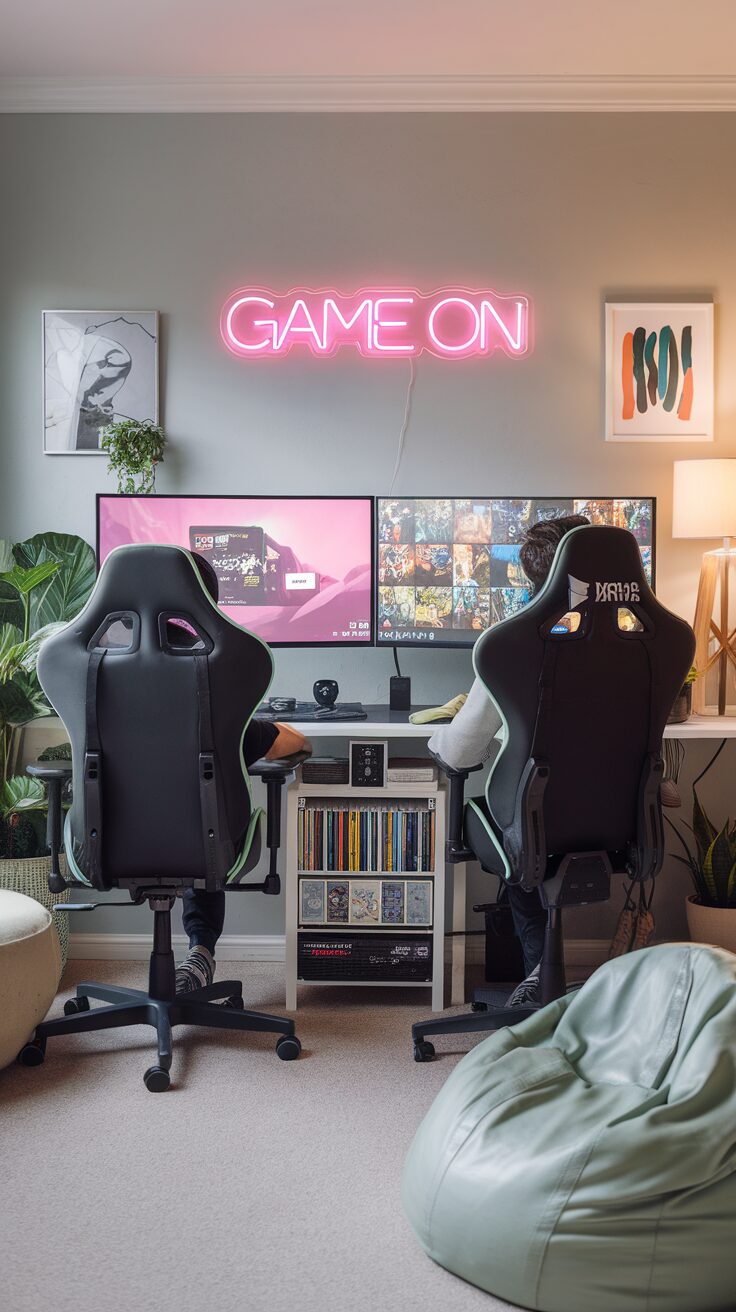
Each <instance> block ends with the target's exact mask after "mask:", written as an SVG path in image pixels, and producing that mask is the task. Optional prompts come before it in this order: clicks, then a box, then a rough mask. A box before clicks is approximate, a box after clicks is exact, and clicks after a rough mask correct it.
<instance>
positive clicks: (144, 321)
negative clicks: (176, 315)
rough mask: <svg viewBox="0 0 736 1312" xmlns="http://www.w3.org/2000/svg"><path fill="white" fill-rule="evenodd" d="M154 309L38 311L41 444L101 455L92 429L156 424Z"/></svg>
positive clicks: (51, 450) (56, 450)
mask: <svg viewBox="0 0 736 1312" xmlns="http://www.w3.org/2000/svg"><path fill="white" fill-rule="evenodd" d="M158 334H159V325H158V311H157V310H44V311H43V417H44V419H43V423H44V427H43V449H44V451H45V452H46V454H47V455H102V454H104V453H103V452H101V451H100V437H99V435H100V429H101V428H104V427H105V425H106V424H112V423H116V422H118V421H119V420H121V419H137V420H141V421H142V420H146V419H148V420H150V421H151V422H152V423H154V424H156V423H158Z"/></svg>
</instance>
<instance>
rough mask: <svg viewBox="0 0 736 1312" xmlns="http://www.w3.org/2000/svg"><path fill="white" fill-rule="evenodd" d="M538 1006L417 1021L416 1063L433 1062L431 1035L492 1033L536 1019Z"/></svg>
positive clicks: (413, 1031) (414, 1033) (414, 1030)
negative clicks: (532, 1017) (528, 1018)
mask: <svg viewBox="0 0 736 1312" xmlns="http://www.w3.org/2000/svg"><path fill="white" fill-rule="evenodd" d="M535 1011H539V1008H538V1007H496V1008H491V1009H489V1010H488V1011H472V1012H466V1013H465V1015H463V1016H449V1017H448V1018H447V1019H446V1020H425V1021H418V1022H417V1024H416V1025H412V1027H411V1037H412V1042H413V1044H414V1060H415V1061H420V1062H421V1061H431V1060H432V1058H433V1057H434V1045H433V1044H432V1043H429V1042H428V1041H427V1038H426V1036H427V1035H428V1034H490V1033H492V1031H493V1030H502V1029H504V1028H505V1027H506V1026H507V1025H518V1024H519V1023H520V1022H521V1021H522V1020H526V1019H527V1017H528V1016H533V1015H534V1012H535Z"/></svg>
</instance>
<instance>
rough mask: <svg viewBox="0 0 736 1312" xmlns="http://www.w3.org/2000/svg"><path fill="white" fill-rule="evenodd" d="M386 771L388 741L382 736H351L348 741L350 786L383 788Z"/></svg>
mask: <svg viewBox="0 0 736 1312" xmlns="http://www.w3.org/2000/svg"><path fill="white" fill-rule="evenodd" d="M387 771H388V741H387V740H386V739H385V738H383V739H379V740H378V741H377V740H376V739H375V738H353V739H351V741H350V786H351V788H385V787H386V776H387Z"/></svg>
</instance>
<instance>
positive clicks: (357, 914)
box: [285, 772, 445, 1011]
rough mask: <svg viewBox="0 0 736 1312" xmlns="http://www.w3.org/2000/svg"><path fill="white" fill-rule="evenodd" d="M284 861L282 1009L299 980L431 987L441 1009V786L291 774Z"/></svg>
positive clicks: (292, 1006) (291, 1006)
mask: <svg viewBox="0 0 736 1312" xmlns="http://www.w3.org/2000/svg"><path fill="white" fill-rule="evenodd" d="M356 816H362V817H364V818H363V819H355V818H353V817H356ZM285 865H286V878H285V894H286V1006H287V1009H288V1010H289V1011H295V1010H296V1006H297V989H298V987H299V986H300V985H308V984H314V985H319V986H320V987H321V986H324V985H325V984H329V985H331V986H335V985H340V986H342V987H343V988H344V987H345V986H347V985H350V986H360V987H363V988H423V989H431V993H432V999H431V1005H432V1010H433V1011H441V1010H442V1007H443V989H444V935H445V790H444V788H442V787H438V785H437V784H436V783H431V784H419V783H410V784H391V783H389V784H388V785H387V786H386V787H385V788H375V789H373V788H351V787H349V786H348V785H347V784H305V783H303V782H302V780H301V773H300V772H297V775H296V777H295V779H294V780H293V782H292V783H291V784H290V785H289V786H288V788H287V801H286V863H285ZM305 881H309V882H308V883H305ZM328 906H329V910H328Z"/></svg>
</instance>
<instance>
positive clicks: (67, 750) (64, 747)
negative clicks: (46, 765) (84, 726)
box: [38, 743, 72, 761]
mask: <svg viewBox="0 0 736 1312" xmlns="http://www.w3.org/2000/svg"><path fill="white" fill-rule="evenodd" d="M38 759H39V761H71V759H72V745H71V743H56V744H55V745H54V746H53V747H47V748H46V749H45V750H44V751H43V752H41V755H40V756H39V758H38Z"/></svg>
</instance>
